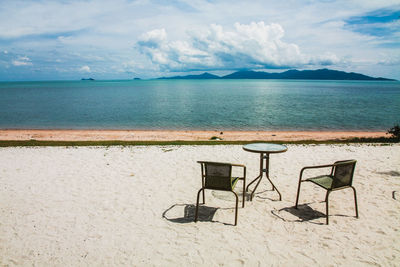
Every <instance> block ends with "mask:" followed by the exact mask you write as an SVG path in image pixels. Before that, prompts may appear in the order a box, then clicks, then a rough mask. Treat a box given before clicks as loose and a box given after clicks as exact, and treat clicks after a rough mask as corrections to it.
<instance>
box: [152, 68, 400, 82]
mask: <svg viewBox="0 0 400 267" xmlns="http://www.w3.org/2000/svg"><path fill="white" fill-rule="evenodd" d="M159 79H299V80H300V79H303V80H364V81H395V80H393V79H386V78H382V77H379V78H374V77H370V76H367V75H363V74H360V73H355V72H344V71H338V70H329V69H319V70H302V71H299V70H288V71H285V72H280V73H270V72H262V71H237V72H234V73H231V74H228V75H225V76H222V77H219V76H217V75H213V74H210V73H207V72H205V73H203V74H200V75H187V76H174V77H162V78H159Z"/></svg>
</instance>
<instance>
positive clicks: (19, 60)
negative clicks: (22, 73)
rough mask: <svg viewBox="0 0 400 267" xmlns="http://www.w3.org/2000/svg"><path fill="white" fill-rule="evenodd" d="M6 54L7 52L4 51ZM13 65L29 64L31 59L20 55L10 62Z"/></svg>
mask: <svg viewBox="0 0 400 267" xmlns="http://www.w3.org/2000/svg"><path fill="white" fill-rule="evenodd" d="M5 54H7V53H5ZM11 63H12V64H13V65H14V66H30V65H33V64H32V62H31V60H30V59H29V58H28V57H26V56H20V57H18V58H17V59H15V60H13V61H12V62H11Z"/></svg>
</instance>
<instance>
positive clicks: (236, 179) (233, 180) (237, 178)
mask: <svg viewBox="0 0 400 267" xmlns="http://www.w3.org/2000/svg"><path fill="white" fill-rule="evenodd" d="M237 181H239V177H232V190H233V189H234V188H235V186H236V183H237Z"/></svg>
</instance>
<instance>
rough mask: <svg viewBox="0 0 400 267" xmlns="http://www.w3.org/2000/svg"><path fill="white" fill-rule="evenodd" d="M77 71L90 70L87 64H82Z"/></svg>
mask: <svg viewBox="0 0 400 267" xmlns="http://www.w3.org/2000/svg"><path fill="white" fill-rule="evenodd" d="M79 71H81V72H91V70H90V67H89V66H82V67H80V68H79Z"/></svg>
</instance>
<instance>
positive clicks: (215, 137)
mask: <svg viewBox="0 0 400 267" xmlns="http://www.w3.org/2000/svg"><path fill="white" fill-rule="evenodd" d="M210 140H216V141H220V140H222V138H220V137H217V136H212V137H211V138H210Z"/></svg>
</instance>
